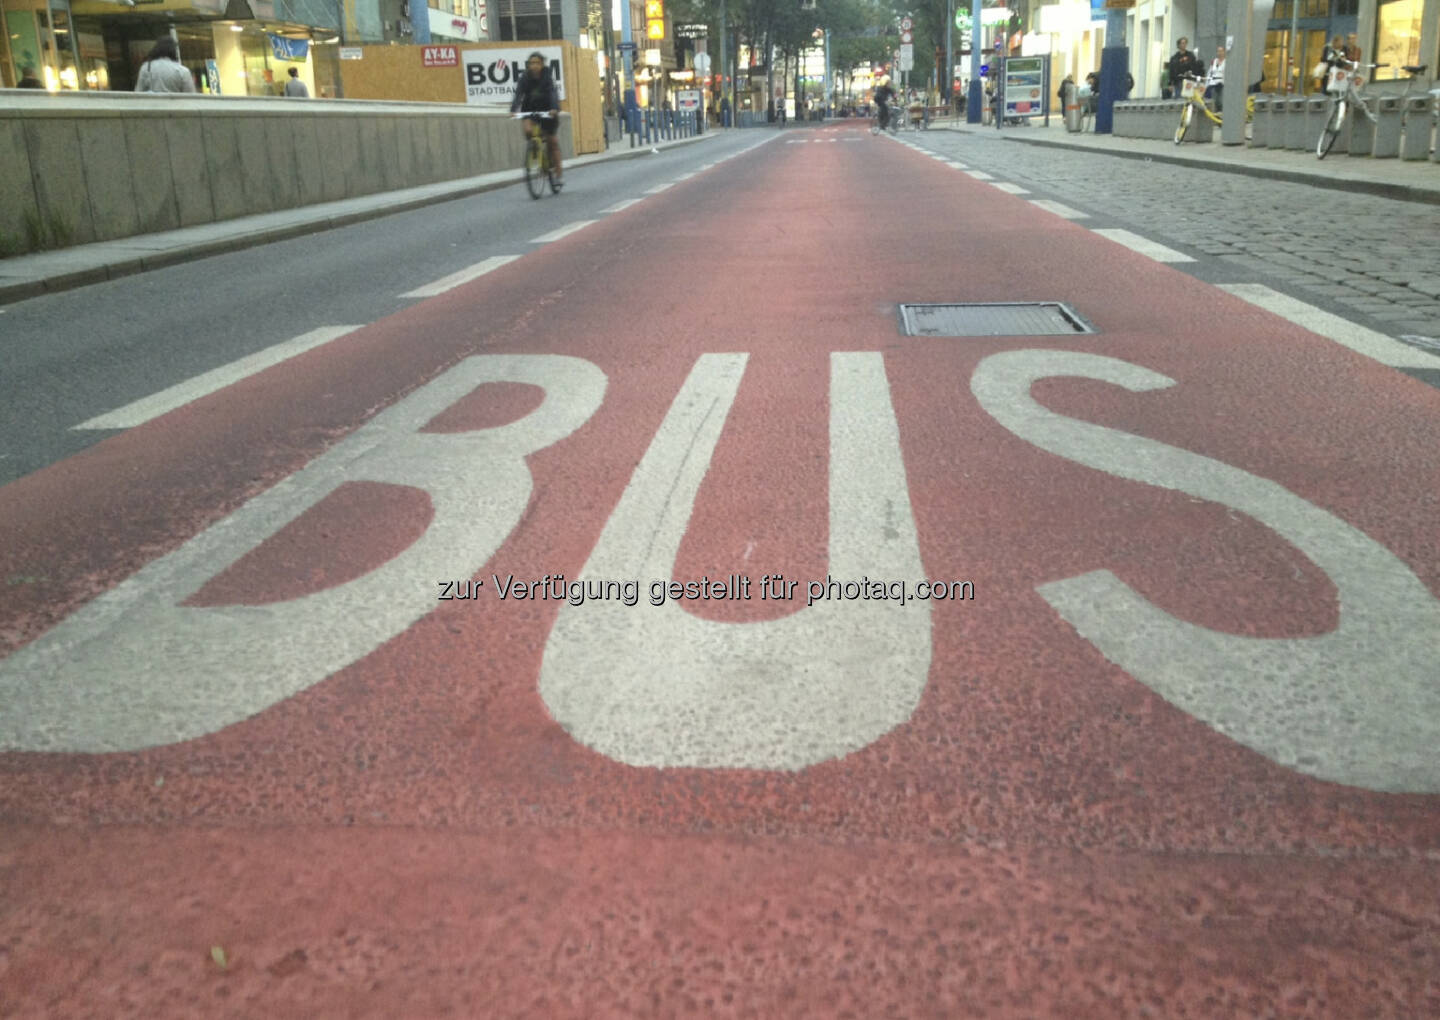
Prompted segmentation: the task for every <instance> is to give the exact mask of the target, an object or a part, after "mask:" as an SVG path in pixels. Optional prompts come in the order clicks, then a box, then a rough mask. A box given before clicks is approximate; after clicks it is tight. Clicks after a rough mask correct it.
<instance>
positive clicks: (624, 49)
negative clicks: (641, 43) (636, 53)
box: [620, 42, 635, 53]
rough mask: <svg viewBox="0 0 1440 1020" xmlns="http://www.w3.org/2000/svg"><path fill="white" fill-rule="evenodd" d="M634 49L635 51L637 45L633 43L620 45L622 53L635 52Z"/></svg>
mask: <svg viewBox="0 0 1440 1020" xmlns="http://www.w3.org/2000/svg"><path fill="white" fill-rule="evenodd" d="M634 49H635V44H634V43H633V42H622V43H621V44H620V52H621V53H629V52H630V51H632V50H634Z"/></svg>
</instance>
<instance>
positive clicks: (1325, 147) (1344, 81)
mask: <svg viewBox="0 0 1440 1020" xmlns="http://www.w3.org/2000/svg"><path fill="white" fill-rule="evenodd" d="M1358 66H1360V65H1358V64H1354V63H1351V64H1350V66H1349V67H1342V66H1341V65H1339V64H1335V65H1333V66H1331V68H1330V75H1329V77H1328V78H1327V80H1326V82H1325V91H1326V92H1328V93H1329V94H1330V115H1329V116H1328V117H1326V118H1325V127H1324V128H1322V129H1321V131H1320V140H1319V141H1317V142H1316V143H1315V158H1316V159H1324V158H1325V156H1326V154H1327V153H1329V151H1330V148H1331V147H1332V146H1333V145H1334V144H1335V139H1337V138H1339V137H1340V131H1341V129H1342V128H1344V126H1345V115H1346V114H1347V113H1349V107H1350V106H1351V105H1354V106H1355V107H1356V108H1357V109H1359V111H1360V112H1361V113H1363V114H1364V115H1365V119H1366V120H1368V121H1369V122H1370V123H1371V124H1378V123H1379V120H1378V119H1377V118H1376V116H1375V115H1374V114H1373V113H1371V112H1370V107H1368V106H1366V105H1365V97H1364V96H1363V95H1361V94H1360V86H1362V85H1364V84H1365V79H1364V78H1363V77H1361V76H1360V75H1358V74H1356V73H1355V68H1356V67H1358ZM1364 66H1365V67H1368V68H1370V69H1371V70H1372V71H1373V70H1374V69H1375V68H1377V67H1389V66H1390V65H1389V64H1365V65H1364Z"/></svg>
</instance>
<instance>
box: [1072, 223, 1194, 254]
mask: <svg viewBox="0 0 1440 1020" xmlns="http://www.w3.org/2000/svg"><path fill="white" fill-rule="evenodd" d="M1095 233H1097V234H1099V235H1100V236H1101V237H1103V238H1105V239H1106V240H1110V241H1114V242H1115V243H1116V244H1123V245H1124V246H1125V247H1127V248H1129V249H1130V250H1131V251H1133V252H1136V253H1138V254H1140V255H1144V256H1146V257H1147V258H1152V259H1154V260H1155V261H1156V262H1194V261H1195V260H1194V259H1192V258H1191V257H1190V256H1189V255H1182V254H1181V253H1180V252H1178V251H1176V250H1175V249H1174V248H1167V247H1165V246H1164V245H1163V244H1157V243H1156V242H1154V241H1152V240H1150V239H1149V238H1148V237H1141V236H1140V235H1139V234H1132V233H1131V232H1130V231H1128V230H1120V229H1118V228H1116V227H1104V228H1097V229H1096V230H1095Z"/></svg>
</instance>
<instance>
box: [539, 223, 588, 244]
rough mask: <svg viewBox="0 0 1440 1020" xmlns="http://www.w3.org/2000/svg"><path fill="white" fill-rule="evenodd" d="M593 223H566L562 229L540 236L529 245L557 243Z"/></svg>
mask: <svg viewBox="0 0 1440 1020" xmlns="http://www.w3.org/2000/svg"><path fill="white" fill-rule="evenodd" d="M594 222H595V221H594V220H576V221H575V222H574V223H567V224H565V225H564V226H563V227H560V228H558V229H556V230H552V231H550V233H548V234H541V235H540V236H539V237H537V238H535V239H534V240H533V241H531V242H530V243H531V244H548V243H549V242H551V241H558V240H560V238H562V237H568V236H570V235H571V234H573V233H575V231H577V230H584V229H585V228H586V227H588V226H589V225H590V224H592V223H594Z"/></svg>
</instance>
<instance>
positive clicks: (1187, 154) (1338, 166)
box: [930, 117, 1440, 204]
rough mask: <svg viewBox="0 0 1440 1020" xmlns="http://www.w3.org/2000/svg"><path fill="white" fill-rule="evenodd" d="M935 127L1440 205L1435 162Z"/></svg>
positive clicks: (1061, 131)
mask: <svg viewBox="0 0 1440 1020" xmlns="http://www.w3.org/2000/svg"><path fill="white" fill-rule="evenodd" d="M930 129H931V130H932V131H934V130H936V129H940V130H946V131H955V132H958V133H961V134H967V133H968V134H980V133H982V132H983V133H984V134H985V135H987V136H989V137H992V138H993V137H996V136H998V137H1000V138H1003V139H1005V140H1006V141H1012V142H1025V143H1027V144H1030V145H1048V146H1051V147H1052V148H1064V149H1084V150H1086V151H1088V152H1102V153H1107V154H1109V155H1111V156H1119V157H1120V158H1122V159H1140V160H1151V161H1153V162H1156V163H1175V164H1178V165H1180V166H1190V167H1199V168H1201V169H1204V170H1219V171H1222V172H1225V173H1234V174H1246V175H1248V176H1251V177H1267V178H1270V179H1272V180H1281V181H1292V182H1295V183H1299V184H1311V185H1314V186H1315V187H1317V188H1334V189H1336V190H1339V191H1363V192H1367V193H1369V194H1372V195H1380V196H1382V197H1385V198H1395V199H1401V200H1402V201H1407V202H1426V203H1433V204H1440V163H1434V162H1432V161H1430V160H1424V161H1402V160H1399V159H1371V158H1369V157H1358V156H1357V157H1350V156H1346V155H1344V154H1335V155H1331V156H1329V157H1327V158H1326V159H1325V160H1324V161H1323V162H1322V161H1321V160H1318V159H1316V158H1315V153H1314V152H1310V151H1304V150H1296V149H1268V148H1266V149H1252V148H1249V147H1248V146H1243V145H1222V144H1220V143H1219V142H1218V141H1216V142H1198V143H1197V142H1189V143H1186V144H1184V145H1176V144H1175V143H1174V142H1170V141H1163V140H1159V139H1152V138H1117V137H1115V136H1114V135H1097V134H1094V133H1093V132H1089V131H1086V132H1084V133H1081V134H1071V133H1069V132H1068V131H1066V130H1065V126H1064V124H1063V122H1062V121H1061V120H1060V118H1059V117H1051V118H1050V126H1049V127H1044V126H1043V122H1042V121H1038V120H1037V121H1036V122H1035V123H1034V124H1033V125H1030V126H1027V127H1007V128H1002V129H1000V130H998V131H997V130H996V129H995V128H994V127H981V126H980V125H979V124H964V123H961V124H942V123H936V124H932V125H931V128H930Z"/></svg>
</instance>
